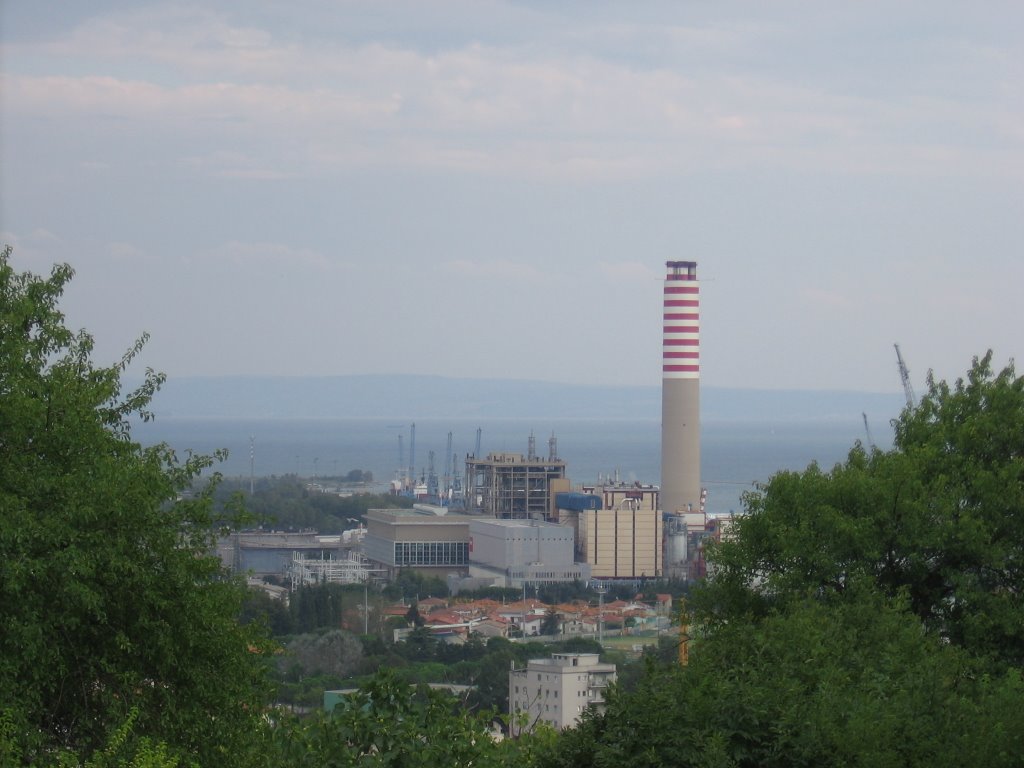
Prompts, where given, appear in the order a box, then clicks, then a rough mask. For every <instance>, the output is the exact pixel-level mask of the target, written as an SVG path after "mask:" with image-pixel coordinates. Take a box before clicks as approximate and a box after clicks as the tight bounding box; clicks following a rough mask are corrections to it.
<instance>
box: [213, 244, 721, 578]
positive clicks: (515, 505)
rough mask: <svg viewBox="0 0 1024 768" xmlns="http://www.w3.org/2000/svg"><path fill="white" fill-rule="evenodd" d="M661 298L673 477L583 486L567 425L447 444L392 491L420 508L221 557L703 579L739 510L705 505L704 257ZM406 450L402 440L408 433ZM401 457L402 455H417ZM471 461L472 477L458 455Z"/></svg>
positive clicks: (229, 543)
mask: <svg viewBox="0 0 1024 768" xmlns="http://www.w3.org/2000/svg"><path fill="white" fill-rule="evenodd" d="M665 266H666V274H665V280H664V289H663V299H662V317H663V323H662V330H661V338H662V429H661V478H660V485H653V484H642V483H639V482H633V483H622V482H618V481H617V480H616V481H611V480H609V481H607V482H600V483H597V484H589V485H578V486H573V484H572V482H571V480H570V477H569V471H568V466H567V463H566V461H564V460H563V459H562V458H560V457H559V456H558V448H557V441H556V438H555V436H554V435H552V436H551V437H550V439H549V440H548V443H547V451H546V455H539V454H538V452H537V450H536V441H535V438H534V436H533V435H532V434H530V435H529V437H528V439H527V451H526V453H514V452H508V451H502V452H498V453H488V454H486V455H482V453H481V449H480V431H479V430H478V431H477V442H476V451H475V452H474V453H470V454H467V455H466V456H465V457H464V459H463V460H462V461H461V462H460V460H459V458H458V457H457V456H455V455H453V454H452V452H451V434H450V433H449V445H448V452H447V456H446V458H445V469H444V475H443V477H442V478H439V477H438V475H437V473H436V472H435V470H434V455H433V452H431V453H430V461H429V468H428V469H427V470H426V471H425V472H424V473H423V476H422V477H419V478H417V477H416V475H415V473H414V469H413V468H414V466H415V464H414V461H415V459H414V451H415V425H412V426H411V428H410V443H409V462H408V470H406V469H405V467H404V466H403V468H402V469H401V470H400V471H399V472H397V473H396V478H395V481H393V482H392V484H391V492H392V493H396V494H403V495H407V496H411V497H413V498H414V499H415V503H414V506H413V508H412V509H387V510H383V509H376V510H369V511H368V512H367V514H366V516H365V526H364V525H360V527H359V528H358V529H354V530H351V531H348V532H346V533H345V534H344V535H342V536H334V537H324V536H317V535H316V534H315V533H308V534H254V533H242V534H235V535H234V536H233V537H232V538H231V539H229V540H226V541H225V542H223V543H222V550H221V556H222V558H223V559H224V560H225V562H226V563H228V564H230V565H232V566H233V567H235V568H237V569H240V570H248V571H250V572H252V573H255V574H257V575H260V574H270V573H274V574H282V573H284V574H288V575H289V576H290V578H291V580H292V582H293V583H309V582H310V581H311V580H316V581H342V582H362V581H368V580H370V579H376V580H386V579H388V578H391V577H393V576H394V575H396V573H397V572H398V571H399V570H400V569H406V568H408V569H415V570H418V571H421V572H424V573H429V574H432V575H436V576H439V577H441V578H443V579H445V580H447V582H448V584H449V586H450V588H451V589H452V591H453V592H458V591H459V590H460V589H464V588H465V589H470V588H480V587H487V586H499V587H511V588H519V587H523V588H525V587H527V586H531V587H533V586H540V585H544V584H553V583H559V582H574V581H579V582H583V583H587V582H590V581H591V580H616V581H620V580H621V581H631V582H637V583H639V582H641V581H643V580H645V579H661V578H672V579H680V580H688V579H693V578H699V577H700V576H702V575H704V570H705V567H704V560H703V548H704V542H705V541H706V540H707V539H708V538H714V537H718V536H720V535H721V534H722V532H723V530H724V529H725V528H726V527H727V526H728V520H723V519H715V518H712V517H710V516H709V515H707V514H706V512H705V504H704V502H705V491H704V490H703V489H702V488H701V482H700V286H699V282H698V280H697V264H696V262H693V261H669V262H667V263H666V265H665ZM399 445H400V449H399V450H400V453H401V438H400V443H399ZM404 463H405V462H404V457H403V456H400V465H404ZM460 463H461V464H462V469H463V470H464V471H463V472H462V473H460V472H459V464H460Z"/></svg>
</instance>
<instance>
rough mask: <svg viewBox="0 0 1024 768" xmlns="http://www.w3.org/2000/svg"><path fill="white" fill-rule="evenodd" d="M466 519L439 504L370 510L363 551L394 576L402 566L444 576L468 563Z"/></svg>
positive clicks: (367, 515)
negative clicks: (435, 505)
mask: <svg viewBox="0 0 1024 768" xmlns="http://www.w3.org/2000/svg"><path fill="white" fill-rule="evenodd" d="M469 522H470V518H469V517H468V516H466V515H461V514H454V513H451V514H445V510H444V509H443V508H441V507H429V506H428V505H423V504H421V505H416V506H415V507H413V509H370V510H367V512H366V537H365V538H364V539H363V554H364V555H365V557H366V558H367V559H369V560H370V561H372V562H373V563H374V564H375V565H376V566H377V567H378V568H379V569H380V570H384V571H385V572H387V574H388V577H389V578H393V577H394V576H396V575H397V574H398V571H399V570H401V569H402V568H410V569H412V570H416V571H419V572H421V573H428V574H431V575H436V576H438V577H439V578H442V579H444V578H447V576H448V575H449V574H461V573H465V571H466V569H467V568H468V566H469Z"/></svg>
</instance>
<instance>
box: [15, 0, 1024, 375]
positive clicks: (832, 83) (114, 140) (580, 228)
mask: <svg viewBox="0 0 1024 768" xmlns="http://www.w3.org/2000/svg"><path fill="white" fill-rule="evenodd" d="M58 5H59V8H60V10H61V12H60V13H56V12H54V4H51V3H38V2H35V0H2V1H0V46H2V47H0V242H4V243H9V244H10V245H12V246H13V248H14V253H13V256H12V263H13V265H14V266H15V268H16V269H18V270H19V271H24V270H29V271H33V272H37V273H46V272H48V271H49V269H50V267H51V265H52V264H54V263H56V262H68V263H70V264H71V265H72V266H73V267H74V269H75V271H76V276H75V279H74V280H73V282H72V283H71V285H70V286H69V287H68V289H67V292H66V295H65V299H64V302H63V305H62V306H63V308H64V311H65V313H66V315H67V318H68V322H69V323H70V324H71V325H72V326H73V327H76V328H78V327H84V328H87V329H88V330H89V331H90V332H91V333H92V334H93V335H94V336H95V338H96V359H97V360H98V361H99V362H103V363H108V362H114V361H116V360H118V359H120V356H121V353H122V352H123V351H124V350H125V349H127V348H128V347H129V346H130V345H131V344H132V342H133V341H134V340H135V339H136V338H137V337H138V336H139V335H140V334H141V333H143V332H147V333H149V334H150V341H149V343H148V344H147V346H146V348H145V351H144V352H143V353H142V355H141V357H140V360H139V363H140V364H141V365H146V366H151V367H153V368H156V369H158V370H162V371H165V372H166V373H167V374H168V375H169V376H170V377H172V378H173V377H187V376H226V375H288V376H294V375H302V376H326V375H331V376H333V375H348V374H368V373H385V374H387V373H407V374H432V375H441V376H450V377H471V378H500V379H533V380H541V381H552V382H568V383H579V384H596V385H658V384H659V383H660V381H661V373H660V371H661V358H660V352H661V289H662V279H663V277H664V263H665V262H666V261H668V260H692V261H696V262H698V265H699V266H698V274H699V277H700V279H701V315H702V316H701V357H702V359H701V376H702V383H703V384H705V385H708V386H717V387H741V388H761V389H843V390H864V391H877V392H887V391H898V390H899V389H900V386H901V385H900V379H899V374H898V371H897V366H896V356H895V351H894V349H893V344H894V343H899V344H900V348H901V350H902V352H903V355H904V358H905V359H906V362H907V365H908V367H909V368H910V373H911V377H912V381H913V382H914V384H915V387H916V388H917V389H918V390H921V389H923V388H924V381H925V375H926V373H927V371H928V370H929V369H931V370H933V371H934V373H935V375H936V376H937V377H938V378H945V379H953V378H956V377H957V376H960V375H963V374H964V372H965V371H966V370H967V369H968V367H969V366H970V363H971V359H972V357H974V356H976V355H980V354H984V352H985V351H986V350H987V349H992V350H993V351H994V353H995V361H996V363H997V365H1000V366H1001V365H1003V364H1005V363H1006V362H1007V361H1008V360H1010V359H1012V358H1017V359H1018V360H1024V333H1022V331H1024V320H1022V319H1021V304H1022V298H1024V254H1022V252H1021V244H1022V242H1024V44H1022V42H1021V41H1024V4H1021V3H1019V2H1016V1H1014V2H999V1H998V0H993V1H992V2H986V3H984V4H982V5H978V4H973V3H963V2H946V1H944V0H938V1H936V0H928V2H924V1H923V0H906V1H905V2H877V1H874V0H866V1H865V2H856V3H822V2H818V1H816V0H815V1H813V2H812V1H811V0H806V1H800V0H792V1H786V0H781V1H780V2H774V3H764V2H730V1H729V0H724V1H722V2H717V1H716V2H696V1H694V2H682V1H673V2H667V1H661V0H650V1H649V2H635V3H622V2H616V3H612V2H603V1H602V0H588V1H587V2H582V1H580V2H571V1H570V2H543V3H542V2H536V1H532V0H527V1H524V2H501V1H499V0H473V1H472V2H470V1H469V0H437V1H436V2H429V1H424V0H408V1H402V0H394V1H389V0H365V1H362V0H351V1H349V0H296V2H292V3H279V2H270V0H244V1H243V0H234V1H229V0H204V2H196V3H182V2H168V1H161V0H156V1H155V2H146V0H132V1H131V2H127V1H124V0H92V2H89V3H78V2H63V3H60V4H58Z"/></svg>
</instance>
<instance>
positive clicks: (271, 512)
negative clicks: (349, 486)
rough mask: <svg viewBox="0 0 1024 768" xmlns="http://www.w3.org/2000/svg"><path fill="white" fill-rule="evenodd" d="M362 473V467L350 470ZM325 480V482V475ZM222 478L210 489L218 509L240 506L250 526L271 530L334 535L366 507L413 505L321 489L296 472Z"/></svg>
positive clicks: (358, 519)
mask: <svg viewBox="0 0 1024 768" xmlns="http://www.w3.org/2000/svg"><path fill="white" fill-rule="evenodd" d="M353 472H359V473H362V470H353ZM323 481H324V482H325V483H327V482H328V479H327V478H324V479H323ZM249 490H250V484H249V481H248V480H245V479H241V478H222V479H221V480H220V482H219V483H217V485H216V487H215V488H214V490H213V499H214V502H215V506H216V509H217V510H218V512H221V511H225V510H231V509H235V508H239V507H241V508H243V509H244V510H245V511H246V513H247V520H248V522H249V524H250V525H259V526H262V527H264V528H267V529H271V530H283V531H289V530H310V529H312V530H316V531H319V532H320V533H323V534H336V533H340V532H341V531H343V530H345V529H347V528H353V527H355V526H356V525H358V524H359V523H360V522H362V521H364V519H365V516H366V511H367V510H368V509H391V508H409V507H412V503H413V502H412V499H410V498H406V497H404V496H395V495H392V494H374V493H365V492H360V491H358V490H357V491H356V492H353V493H352V495H348V496H342V495H339V494H337V493H328V492H321V491H317V490H312V489H310V488H309V487H308V480H306V479H304V478H300V477H297V476H295V475H283V476H280V477H257V478H253V481H252V493H250V492H249Z"/></svg>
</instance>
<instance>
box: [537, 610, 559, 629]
mask: <svg viewBox="0 0 1024 768" xmlns="http://www.w3.org/2000/svg"><path fill="white" fill-rule="evenodd" d="M561 630H562V619H561V617H560V616H559V615H558V611H557V610H555V608H554V607H553V606H552V607H551V608H548V609H547V611H546V612H545V613H544V621H542V622H541V623H540V633H541V634H542V635H551V636H554V635H557V634H558V633H559V632H561Z"/></svg>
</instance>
